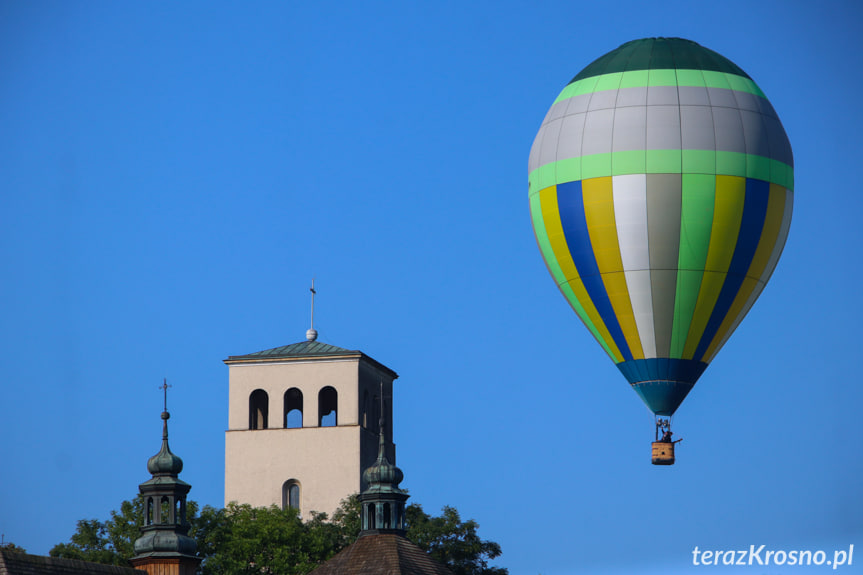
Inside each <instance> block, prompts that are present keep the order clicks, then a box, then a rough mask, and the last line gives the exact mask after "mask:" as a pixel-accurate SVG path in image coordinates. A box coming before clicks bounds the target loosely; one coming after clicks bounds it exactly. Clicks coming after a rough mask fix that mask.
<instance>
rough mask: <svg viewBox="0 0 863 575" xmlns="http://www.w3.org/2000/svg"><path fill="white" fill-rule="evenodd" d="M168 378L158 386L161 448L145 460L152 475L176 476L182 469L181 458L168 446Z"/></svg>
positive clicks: (169, 415)
mask: <svg viewBox="0 0 863 575" xmlns="http://www.w3.org/2000/svg"><path fill="white" fill-rule="evenodd" d="M169 387H171V386H170V385H168V379H167V378H165V379H164V380H163V382H162V385H161V386H159V389H161V390H162V391H163V392H164V404H163V405H164V407H163V411H162V449H160V450H159V453H157V454H156V455H154V456H153V457H151V458H150V459H149V460H148V461H147V471H149V472H150V473H151V474H153V475H171V476H173V477H176V476H177V475H179V474H180V472H181V471H183V460H182V459H180V458H179V457H178V456H176V455H174V454H173V453H171V448H170V447H169V446H168V420H169V419H171V414H170V413H168V388H169Z"/></svg>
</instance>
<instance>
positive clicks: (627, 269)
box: [528, 38, 794, 464]
mask: <svg viewBox="0 0 863 575" xmlns="http://www.w3.org/2000/svg"><path fill="white" fill-rule="evenodd" d="M528 173H529V197H530V213H531V218H532V221H533V229H534V233H535V235H536V241H537V243H538V245H539V248H540V251H541V252H542V256H543V258H544V259H545V263H546V265H547V267H548V270H549V272H550V273H551V276H552V277H553V278H554V281H555V282H556V284H557V286H558V288H559V289H560V291H561V292H562V293H563V295H564V297H565V298H566V299H567V301H568V302H569V304H570V305H571V306H572V308H573V310H575V313H576V314H577V315H578V317H579V318H581V321H582V322H584V325H585V326H586V327H587V329H588V330H590V332H591V333H592V334H593V336H594V337H595V338H596V341H597V342H599V345H600V346H602V348H603V349H604V350H605V352H606V353H607V354H608V356H609V357H610V358H611V359H612V361H614V363H615V364H616V365H617V367H618V368H619V369H620V371H621V373H622V374H623V375H624V377H626V379H627V381H628V382H629V384H630V385H631V386H632V388H633V389H634V390H635V392H636V393H637V394H638V395H639V396H640V397H641V399H642V400H643V401H644V403H645V404H646V405H647V407H648V409H650V411H652V412H653V413H654V414H655V417H656V424H657V431H656V433H657V437H656V438H655V439H656V441H654V443H653V462H654V463H657V464H671V463H674V442H672V440H671V434H670V424H669V423H668V422H669V419H668V418H670V417H671V416H672V415H673V414H674V412H675V411H676V410H677V408H678V407H679V406H680V404H681V402H682V401H683V399H684V398H685V397H686V395H687V394H688V393H689V391H690V390H691V389H692V387H693V386H694V385H695V383H696V381H698V378H699V377H700V376H701V374H702V373H703V372H704V370H705V368H706V367H707V365H708V364H709V363H710V362H711V361H712V360H713V358H714V357H715V356H716V353H717V352H718V351H719V349H720V348H721V347H722V345H723V344H724V343H725V342H726V341H727V340H728V338H729V337H730V336H731V334H732V332H734V330H735V329H736V328H737V326H738V324H739V323H740V321H741V320H742V319H743V317H744V316H745V315H746V313H747V312H748V311H749V309H750V308H751V307H752V304H753V303H754V302H755V300H756V299H757V298H758V296H759V295H760V294H761V292H762V290H763V289H764V286H765V285H766V284H767V281H768V280H769V279H770V276H771V274H772V273H773V270H774V269H775V267H776V263H777V261H778V260H779V256H780V254H781V253H782V248H783V246H784V245H785V239H786V237H787V235H788V228H789V225H790V223H791V209H792V203H793V187H794V181H793V180H794V179H793V158H792V153H791V146H790V144H789V142H788V137H787V136H786V135H785V130H784V129H783V127H782V124H781V122H780V121H779V117H778V116H777V114H776V112H775V111H774V109H773V107H772V106H771V105H770V102H769V101H768V100H767V98H766V97H765V95H764V93H763V92H762V91H761V89H759V87H758V86H757V85H756V84H755V82H754V81H753V80H752V79H751V78H750V77H749V76H748V75H747V74H746V73H745V72H744V71H743V70H741V69H740V68H739V67H738V66H736V65H735V64H734V63H733V62H731V61H730V60H728V59H727V58H724V57H723V56H720V55H719V54H717V53H716V52H713V51H711V50H708V49H707V48H704V47H702V46H700V45H699V44H697V43H695V42H692V41H689V40H684V39H680V38H646V39H642V40H634V41H632V42H628V43H626V44H623V45H622V46H620V47H619V48H617V49H616V50H613V51H611V52H609V53H608V54H605V55H604V56H602V57H600V58H598V59H597V60H595V61H594V62H593V63H591V64H590V65H589V66H587V67H586V68H585V69H584V70H582V71H581V72H579V73H578V74H577V75H576V76H575V77H574V78H573V79H572V81H570V82H569V84H567V85H566V87H564V89H563V90H562V91H561V93H560V95H559V96H558V97H557V99H556V100H555V101H554V103H553V104H552V106H551V109H550V110H549V111H548V114H547V115H546V117H545V119H544V120H543V122H542V127H541V128H540V129H539V133H538V134H537V136H536V139H535V140H534V143H533V147H532V148H531V150H530V160H529V167H528ZM660 431H663V432H665V433H664V434H663V435H664V438H663V439H664V440H660V439H659V432H660Z"/></svg>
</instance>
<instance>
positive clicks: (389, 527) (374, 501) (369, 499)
mask: <svg viewBox="0 0 863 575" xmlns="http://www.w3.org/2000/svg"><path fill="white" fill-rule="evenodd" d="M381 402H383V385H382V386H381ZM379 423H380V432H379V434H378V458H377V459H376V460H375V462H374V463H373V464H372V465H371V466H369V467H368V468H366V470H365V471H364V472H363V480H364V481H365V483H366V485H368V487H367V488H366V490H365V491H363V492H362V493H361V494H360V497H359V499H360V504H361V505H362V531H360V537H363V536H364V535H370V534H373V533H396V534H398V535H402V536H404V534H405V501H407V499H408V497H409V495H408V493H407V491H405V490H404V489H400V488H399V484H400V483H401V482H402V480H403V479H404V473H402V470H401V469H399V468H398V467H396V466H395V465H393V464H392V463H390V460H389V458H387V451H386V439H385V436H386V434H385V432H384V418H383V408H381V419H380V422H379Z"/></svg>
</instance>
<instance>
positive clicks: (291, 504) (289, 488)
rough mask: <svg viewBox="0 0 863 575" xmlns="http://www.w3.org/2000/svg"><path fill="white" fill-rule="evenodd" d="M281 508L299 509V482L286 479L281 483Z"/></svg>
mask: <svg viewBox="0 0 863 575" xmlns="http://www.w3.org/2000/svg"><path fill="white" fill-rule="evenodd" d="M282 509H296V510H297V511H299V510H300V482H299V481H297V480H296V479H288V480H287V481H285V482H284V483H283V484H282Z"/></svg>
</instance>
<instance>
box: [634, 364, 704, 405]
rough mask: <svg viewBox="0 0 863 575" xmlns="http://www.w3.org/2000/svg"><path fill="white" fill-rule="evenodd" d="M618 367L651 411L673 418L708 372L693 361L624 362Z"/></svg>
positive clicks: (701, 365)
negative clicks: (696, 383)
mask: <svg viewBox="0 0 863 575" xmlns="http://www.w3.org/2000/svg"><path fill="white" fill-rule="evenodd" d="M617 368H618V369H619V370H620V372H621V373H622V374H623V375H624V377H626V380H627V381H628V382H629V383H630V384H631V385H632V388H633V389H634V390H635V392H636V393H638V395H639V397H641V399H642V401H644V403H645V404H646V405H647V407H648V409H650V411H652V412H653V413H655V414H656V415H666V416H667V415H673V414H674V412H675V411H676V410H677V408H678V407H679V406H680V403H681V402H682V401H683V399H684V398H685V397H686V395H687V394H688V393H689V391H690V390H691V389H692V386H694V385H695V382H696V381H698V378H699V377H701V374H702V373H704V370H705V369H707V364H706V363H704V362H703V361H695V360H694V359H674V358H650V359H634V360H630V361H623V362H620V363H618V364H617Z"/></svg>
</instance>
